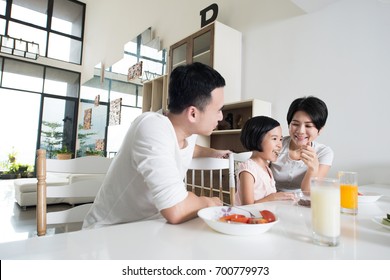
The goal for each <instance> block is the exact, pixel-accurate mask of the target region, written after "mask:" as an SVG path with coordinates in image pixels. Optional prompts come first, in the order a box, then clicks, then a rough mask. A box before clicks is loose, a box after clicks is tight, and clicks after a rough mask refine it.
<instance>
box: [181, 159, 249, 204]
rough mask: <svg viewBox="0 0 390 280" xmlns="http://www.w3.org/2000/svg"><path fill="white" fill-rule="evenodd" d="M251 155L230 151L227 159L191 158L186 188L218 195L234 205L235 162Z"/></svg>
mask: <svg viewBox="0 0 390 280" xmlns="http://www.w3.org/2000/svg"><path fill="white" fill-rule="evenodd" d="M251 155H252V152H243V153H231V154H230V155H229V158H228V159H219V158H210V157H206V158H194V159H192V161H191V163H190V166H189V168H188V171H187V176H186V178H185V183H186V185H187V190H189V191H192V192H193V193H196V194H197V195H201V196H203V195H206V196H209V197H213V196H218V197H219V198H220V199H221V200H222V201H223V202H224V203H227V204H230V205H234V196H235V192H236V180H235V169H236V168H235V166H236V163H237V162H241V161H246V160H247V159H248V158H250V156H251Z"/></svg>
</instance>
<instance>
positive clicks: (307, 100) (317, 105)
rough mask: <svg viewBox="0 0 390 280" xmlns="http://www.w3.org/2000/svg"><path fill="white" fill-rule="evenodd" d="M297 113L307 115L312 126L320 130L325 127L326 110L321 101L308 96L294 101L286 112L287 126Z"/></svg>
mask: <svg viewBox="0 0 390 280" xmlns="http://www.w3.org/2000/svg"><path fill="white" fill-rule="evenodd" d="M298 111H303V112H305V113H306V114H308V115H309V117H310V118H311V121H312V122H313V124H314V126H315V127H316V128H317V129H318V130H320V129H321V128H323V127H324V126H325V123H326V119H327V118H328V108H327V107H326V104H325V102H324V101H322V100H321V99H319V98H317V97H314V96H308V97H301V98H297V99H295V100H294V101H293V102H292V103H291V105H290V108H289V109H288V112H287V124H288V125H290V123H291V121H292V119H293V117H294V114H295V113H296V112H298Z"/></svg>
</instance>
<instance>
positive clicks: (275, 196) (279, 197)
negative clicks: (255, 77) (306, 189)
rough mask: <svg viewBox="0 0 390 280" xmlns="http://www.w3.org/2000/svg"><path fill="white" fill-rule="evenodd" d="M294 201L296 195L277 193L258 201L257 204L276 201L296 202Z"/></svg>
mask: <svg viewBox="0 0 390 280" xmlns="http://www.w3.org/2000/svg"><path fill="white" fill-rule="evenodd" d="M294 199H295V195H294V193H292V192H276V193H271V194H269V195H267V196H265V197H263V198H261V199H258V200H256V201H255V203H260V202H267V201H274V200H294Z"/></svg>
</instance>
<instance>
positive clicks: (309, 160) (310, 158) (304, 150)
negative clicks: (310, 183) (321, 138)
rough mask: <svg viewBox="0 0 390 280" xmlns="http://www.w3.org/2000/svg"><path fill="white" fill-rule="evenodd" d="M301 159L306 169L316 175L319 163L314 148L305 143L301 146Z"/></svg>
mask: <svg viewBox="0 0 390 280" xmlns="http://www.w3.org/2000/svg"><path fill="white" fill-rule="evenodd" d="M301 160H302V161H303V162H304V163H305V164H306V166H307V170H308V171H309V172H310V173H311V174H313V175H314V176H316V175H317V173H318V168H319V166H320V163H319V161H318V157H317V154H316V152H315V150H314V149H313V148H312V147H311V146H309V145H306V146H302V147H301Z"/></svg>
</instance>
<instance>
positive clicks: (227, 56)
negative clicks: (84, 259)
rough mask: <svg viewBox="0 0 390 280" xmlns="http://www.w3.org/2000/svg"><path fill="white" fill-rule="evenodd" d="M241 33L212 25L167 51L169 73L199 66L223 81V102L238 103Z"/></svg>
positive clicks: (215, 23)
mask: <svg viewBox="0 0 390 280" xmlns="http://www.w3.org/2000/svg"><path fill="white" fill-rule="evenodd" d="M241 41H242V35H241V32H239V31H237V30H234V29H233V28H230V27H229V26H226V25H224V24H222V23H220V22H214V23H211V24H210V25H208V26H206V27H204V28H202V29H201V30H199V31H198V32H196V33H194V34H192V35H190V36H188V37H187V38H184V39H183V40H180V41H179V42H177V43H175V44H173V45H172V46H171V47H170V48H169V60H168V70H169V73H170V72H171V71H172V70H173V69H174V68H175V67H177V66H179V65H183V64H188V63H192V62H202V63H204V64H207V65H209V66H211V67H213V68H214V69H216V70H217V71H218V72H219V73H220V74H221V75H222V76H223V77H224V78H225V81H226V87H225V90H224V91H225V102H226V103H227V102H236V101H239V100H241V48H242V43H241Z"/></svg>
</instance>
